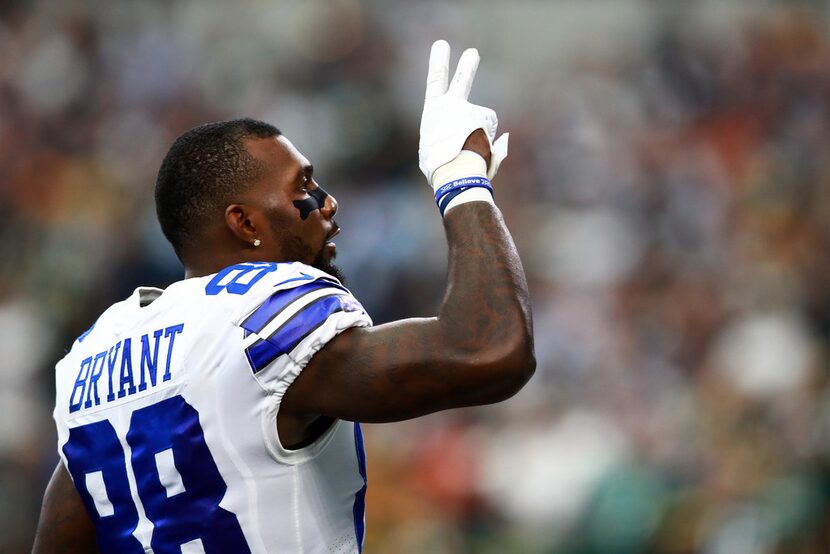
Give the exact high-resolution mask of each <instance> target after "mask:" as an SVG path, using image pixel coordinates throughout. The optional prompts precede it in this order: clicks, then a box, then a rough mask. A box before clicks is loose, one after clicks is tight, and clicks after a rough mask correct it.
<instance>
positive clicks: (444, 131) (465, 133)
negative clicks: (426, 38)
mask: <svg viewBox="0 0 830 554" xmlns="http://www.w3.org/2000/svg"><path fill="white" fill-rule="evenodd" d="M478 62H479V55H478V51H477V50H476V49H475V48H469V49H467V50H465V51H464V53H463V54H462V55H461V59H460V60H459V62H458V68H457V69H456V71H455V76H454V77H453V79H452V82H451V83H449V86H447V77H448V76H449V64H450V45H449V44H448V43H447V41H445V40H438V41H436V42H435V43H434V44H433V45H432V51H431V52H430V56H429V70H428V72H427V87H426V95H425V100H424V111H423V114H422V115H421V140H420V144H419V148H418V161H419V166H420V168H421V171H422V172H423V173H424V175H425V176H426V178H427V181H429V184H430V185H431V186H432V187H433V190H437V189H438V188H439V187H441V186H442V185H444V184H445V183H442V182H438V180H437V179H434V178H435V172H436V170H437V169H438V168H439V167H441V166H443V165H444V164H447V163H449V162H451V161H453V160H455V159H456V157H457V156H458V154H459V153H460V152H461V147H462V146H463V145H464V142H465V141H466V140H467V137H469V136H470V134H471V133H472V132H473V131H475V130H477V129H483V130H484V132H485V133H486V134H487V138H488V139H489V141H490V151H491V158H490V166H489V167H488V168H486V176H487V178H488V179H492V178H493V177H494V176H495V175H496V172H497V171H498V169H499V164H501V162H502V160H503V159H504V158H505V157H507V141H508V136H509V135H508V134H507V133H505V134H503V135H502V136H501V137H499V138H498V139H496V128H497V127H498V118H497V117H496V112H494V111H493V110H491V109H490V108H485V107H483V106H476V105H475V104H471V103H469V102H468V101H467V97H468V96H469V95H470V89H471V88H472V86H473V79H474V78H475V74H476V70H477V69H478Z"/></svg>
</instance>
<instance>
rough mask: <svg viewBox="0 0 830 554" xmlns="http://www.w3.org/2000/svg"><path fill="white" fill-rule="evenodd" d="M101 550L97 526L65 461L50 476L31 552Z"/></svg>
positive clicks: (71, 553) (65, 552)
mask: <svg viewBox="0 0 830 554" xmlns="http://www.w3.org/2000/svg"><path fill="white" fill-rule="evenodd" d="M52 552H56V553H57V552H60V553H62V554H76V553H77V554H82V553H90V552H98V548H97V547H96V545H95V526H94V525H93V524H92V520H90V519H89V515H87V512H86V508H85V507H84V504H83V502H82V501H81V497H80V496H79V495H78V491H77V490H76V489H75V484H74V483H73V482H72V478H71V477H69V473H68V472H67V471H66V468H65V467H64V465H63V463H61V462H58V467H56V468H55V472H54V473H53V474H52V479H50V480H49V485H47V487H46V493H45V494H44V497H43V506H42V507H41V510H40V521H39V522H38V525H37V534H36V535H35V545H34V547H33V548H32V554H49V553H52Z"/></svg>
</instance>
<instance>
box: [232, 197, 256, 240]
mask: <svg viewBox="0 0 830 554" xmlns="http://www.w3.org/2000/svg"><path fill="white" fill-rule="evenodd" d="M256 219H257V218H256V217H255V214H254V213H253V210H252V209H251V207H250V206H247V205H245V204H230V205H229V206H228V207H227V208H225V225H227V227H228V229H229V230H230V232H231V233H233V235H234V236H236V238H238V239H239V240H241V241H242V242H244V243H246V244H253V242H254V241H255V240H256V239H257V238H259V236H260V233H259V231H258V229H257V223H256Z"/></svg>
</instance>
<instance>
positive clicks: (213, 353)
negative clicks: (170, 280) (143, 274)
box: [54, 263, 372, 554]
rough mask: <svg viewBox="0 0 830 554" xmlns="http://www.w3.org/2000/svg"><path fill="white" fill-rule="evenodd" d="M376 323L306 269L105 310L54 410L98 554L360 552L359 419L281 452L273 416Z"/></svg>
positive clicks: (272, 268) (242, 269)
mask: <svg viewBox="0 0 830 554" xmlns="http://www.w3.org/2000/svg"><path fill="white" fill-rule="evenodd" d="M371 324H372V321H371V319H370V318H369V316H368V315H367V314H366V312H365V311H364V310H363V308H362V306H361V305H360V304H359V303H358V302H357V300H355V299H354V297H353V296H352V295H351V293H350V292H349V291H348V290H347V289H346V288H344V287H343V286H342V285H341V284H340V283H339V281H337V280H336V279H334V278H332V277H331V276H329V275H327V274H326V273H324V272H322V271H319V270H317V269H314V268H312V267H309V266H307V265H304V264H301V263H280V264H276V263H244V264H239V265H234V266H231V267H228V268H226V269H224V270H222V271H220V272H219V273H216V274H215V275H210V276H207V277H199V278H192V279H185V280H183V281H179V282H177V283H174V284H172V285H170V286H169V287H168V288H167V289H166V290H164V291H162V290H159V289H147V288H141V289H137V290H136V291H135V293H133V295H132V296H130V297H129V298H128V299H126V300H124V301H123V302H119V303H117V304H114V305H113V306H112V307H110V308H109V309H108V310H107V311H106V312H104V313H103V314H102V315H101V317H100V318H98V320H97V321H96V322H95V324H94V325H93V326H92V328H91V329H90V330H89V331H87V332H86V333H84V334H83V335H82V336H81V337H79V338H78V340H77V341H76V342H75V344H74V345H73V346H72V349H71V351H70V352H69V353H68V354H67V355H66V357H65V358H63V359H62V360H61V361H60V362H59V363H58V364H57V367H56V382H57V400H56V405H55V412H54V417H55V421H56V423H57V428H58V450H59V453H60V456H61V458H62V460H63V462H64V464H66V467H67V469H68V471H69V473H70V474H71V476H72V479H73V480H74V482H75V486H76V488H77V489H78V492H79V493H80V496H81V498H82V499H83V501H84V503H85V505H86V508H87V511H88V512H89V514H90V517H91V518H92V520H93V521H94V523H95V526H96V531H97V539H98V545H99V548H100V550H101V552H115V553H118V554H125V553H133V552H136V553H140V552H155V553H157V554H161V553H167V552H171V553H172V552H175V553H179V552H182V553H193V552H206V553H209V554H210V553H233V554H236V553H244V552H262V553H265V552H280V553H281V552H286V553H292V554H293V553H318V552H319V553H330V552H349V553H352V552H360V551H361V550H362V545H363V534H364V498H365V492H366V465H365V456H364V452H363V437H362V434H361V431H360V425H359V424H358V423H352V422H348V421H340V420H337V421H335V423H334V424H333V425H332V426H331V427H330V428H329V429H328V430H327V431H326V432H325V433H324V434H323V435H322V436H321V437H320V438H319V439H318V440H316V441H315V442H314V443H313V444H311V445H309V446H307V447H304V448H301V449H298V450H286V449H284V448H283V447H282V445H281V444H280V441H279V438H278V436H277V427H276V420H277V413H278V411H279V408H280V401H281V399H282V397H283V395H284V394H285V391H286V389H287V388H288V387H289V386H290V385H291V383H292V382H293V381H294V379H296V378H297V376H298V375H299V374H300V372H302V370H303V368H304V367H305V366H306V364H307V363H308V361H309V360H310V359H311V357H312V356H313V355H314V354H315V353H316V352H317V351H318V350H320V348H322V347H323V346H324V345H325V344H326V343H327V342H328V341H330V340H331V339H332V338H333V337H334V336H336V335H337V334H338V333H340V332H341V331H343V330H345V329H348V328H350V327H363V326H369V325H371Z"/></svg>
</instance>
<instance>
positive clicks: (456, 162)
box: [432, 150, 495, 215]
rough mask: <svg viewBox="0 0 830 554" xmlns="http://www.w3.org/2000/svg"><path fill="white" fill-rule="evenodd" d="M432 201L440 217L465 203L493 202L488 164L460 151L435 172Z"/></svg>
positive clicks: (473, 155)
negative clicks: (434, 202) (436, 205)
mask: <svg viewBox="0 0 830 554" xmlns="http://www.w3.org/2000/svg"><path fill="white" fill-rule="evenodd" d="M432 186H433V189H434V190H435V201H436V203H437V204H438V208H439V210H440V211H441V214H442V215H446V214H447V211H448V210H450V209H452V208H454V207H456V206H460V205H461V204H466V203H467V202H489V203H490V204H495V202H493V194H492V192H491V190H492V189H491V187H490V181H489V180H488V179H487V163H486V162H485V161H484V158H482V157H481V156H480V155H478V154H476V153H475V152H471V151H469V150H462V151H461V152H460V153H459V154H458V156H456V157H455V159H453V161H451V162H449V163H446V164H444V165H442V166H441V167H439V168H438V169H436V170H435V173H434V174H433V176H432Z"/></svg>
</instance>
